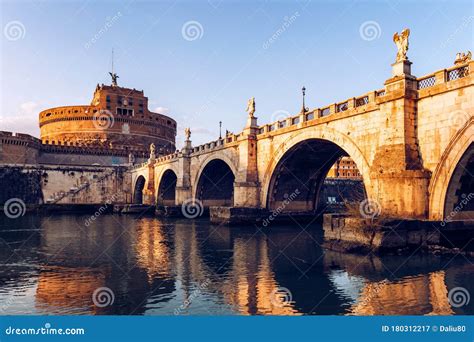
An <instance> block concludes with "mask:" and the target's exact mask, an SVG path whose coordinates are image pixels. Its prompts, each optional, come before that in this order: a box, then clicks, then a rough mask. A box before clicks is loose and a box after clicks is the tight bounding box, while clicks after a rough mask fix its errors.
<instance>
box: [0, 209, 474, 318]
mask: <svg viewBox="0 0 474 342" xmlns="http://www.w3.org/2000/svg"><path fill="white" fill-rule="evenodd" d="M70 220H71V217H69V218H60V217H58V218H52V219H51V218H48V219H46V220H43V221H42V222H40V224H41V227H42V228H41V229H42V233H41V238H39V239H38V238H36V239H33V240H31V241H30V242H29V244H28V245H27V247H28V250H30V251H34V253H32V255H31V256H29V262H30V263H32V264H35V265H38V266H37V269H36V271H35V272H32V273H30V274H29V277H25V276H24V275H23V274H22V273H21V272H20V271H18V269H16V268H12V269H11V270H10V272H8V273H0V275H1V276H0V283H1V284H7V283H8V282H9V283H11V282H12V281H17V282H18V283H21V286H24V287H25V288H27V287H28V286H30V287H31V286H32V284H34V291H35V295H34V297H35V299H34V300H35V303H36V304H35V305H36V310H37V312H41V313H65V312H68V313H89V314H130V313H134V314H143V313H149V314H150V313H151V314H153V313H160V314H173V313H174V312H175V309H176V308H179V307H181V308H182V311H180V313H183V314H188V313H193V314H194V313H202V314H219V313H232V312H238V313H240V314H276V315H280V314H283V315H295V314H308V313H311V314H356V315H361V314H362V315H370V314H453V313H458V314H459V313H460V314H463V313H464V314H465V313H472V304H470V306H464V307H462V308H453V307H451V305H450V304H449V301H448V291H449V290H450V289H452V288H454V287H456V286H459V284H460V278H461V277H465V274H469V273H471V274H472V272H473V271H474V266H472V265H471V264H469V263H467V262H465V260H459V259H456V258H455V259H453V260H452V261H451V262H450V264H449V267H448V268H447V267H446V263H447V262H448V261H449V259H446V258H443V257H440V256H433V255H418V256H412V257H410V258H408V257H406V256H390V257H384V258H380V257H375V256H360V255H352V254H341V253H336V252H331V251H324V252H323V251H322V250H321V249H320V248H319V247H318V241H319V240H318V239H319V237H318V233H317V232H315V231H309V232H305V231H302V232H300V234H299V235H298V234H295V232H294V229H292V230H290V229H288V230H286V229H284V228H278V229H274V230H273V231H271V232H267V233H266V234H263V233H257V234H255V232H254V231H253V230H248V231H245V230H239V229H236V228H224V227H219V228H218V229H215V228H213V227H212V226H210V225H208V224H207V223H205V222H199V221H195V222H192V223H190V221H181V222H180V221H178V222H175V221H173V222H169V223H163V222H161V221H159V220H157V219H149V218H146V219H138V220H135V219H133V218H131V217H118V218H117V217H113V216H104V217H102V218H101V219H100V220H101V221H100V222H98V223H97V225H91V226H90V227H89V228H88V230H86V231H85V230H83V229H76V230H74V229H68V230H67V232H65V231H64V230H61V229H58V227H59V226H62V227H65V226H69V227H71V225H72V224H73V223H72V222H71V221H70ZM115 220H119V222H116V221H115ZM20 221H21V219H20V220H18V222H17V224H19V225H21V224H22V223H21V222H20ZM122 226H123V227H127V228H126V229H127V231H126V232H124V231H123V229H124V228H122ZM10 239H12V241H13V240H14V239H15V237H14V236H10ZM6 241H7V242H8V239H7V240H6ZM94 241H95V242H94ZM104 251H106V252H107V253H106V254H107V255H105V254H104ZM1 261H2V262H4V261H6V255H5V256H2V260H1ZM15 272H16V273H15ZM7 278H8V279H7ZM101 286H107V287H109V288H111V289H112V290H113V291H114V293H115V303H114V305H113V306H110V307H106V308H97V307H94V305H93V303H92V299H91V295H92V292H93V291H94V290H95V289H96V288H97V287H101ZM462 286H464V287H467V289H468V290H469V291H471V292H472V291H474V286H473V285H469V284H466V282H465V281H464V282H463V283H462ZM282 287H283V288H287V289H288V290H289V291H290V292H291V297H292V301H290V302H284V303H283V304H282V303H279V302H278V301H275V297H274V293H275V292H276V291H277V290H278V289H279V288H282ZM7 288H8V286H5V287H4V293H5V291H6V290H5V289H7ZM187 302H191V303H190V305H189V306H188V305H187Z"/></svg>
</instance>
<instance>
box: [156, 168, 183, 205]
mask: <svg viewBox="0 0 474 342" xmlns="http://www.w3.org/2000/svg"><path fill="white" fill-rule="evenodd" d="M177 181H178V175H177V173H176V171H175V170H173V169H172V168H170V167H169V168H166V169H165V170H163V172H162V173H161V176H160V178H159V181H158V185H157V192H156V205H166V206H174V205H175V201H176V183H177Z"/></svg>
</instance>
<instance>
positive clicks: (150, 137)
mask: <svg viewBox="0 0 474 342" xmlns="http://www.w3.org/2000/svg"><path fill="white" fill-rule="evenodd" d="M113 75H114V76H115V77H117V76H116V75H115V74H113ZM39 126H40V132H41V133H40V139H38V138H35V137H33V136H31V135H28V134H19V133H17V134H15V133H11V132H4V131H0V163H3V164H20V165H23V164H33V165H34V164H68V165H92V164H99V165H104V166H108V165H120V164H126V163H129V162H131V161H136V162H140V161H143V160H145V159H146V158H148V155H149V149H150V145H151V144H154V145H155V147H156V151H157V152H158V154H163V155H166V154H169V153H172V152H174V151H175V149H176V147H175V144H176V141H175V139H176V121H175V120H173V119H172V118H170V117H168V116H166V115H163V114H160V113H154V112H152V111H150V110H149V109H148V98H147V97H146V96H144V93H143V90H136V89H130V88H124V87H119V86H118V85H117V81H116V78H114V77H113V78H112V85H104V84H101V85H97V87H96V89H95V92H94V96H93V98H92V101H91V103H90V105H80V106H61V107H55V108H49V109H46V110H43V111H42V112H40V113H39Z"/></svg>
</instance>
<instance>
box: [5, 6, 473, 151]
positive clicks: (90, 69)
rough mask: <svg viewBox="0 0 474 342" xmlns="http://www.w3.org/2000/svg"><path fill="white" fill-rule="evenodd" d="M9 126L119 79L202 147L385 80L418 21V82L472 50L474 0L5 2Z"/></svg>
mask: <svg viewBox="0 0 474 342" xmlns="http://www.w3.org/2000/svg"><path fill="white" fill-rule="evenodd" d="M0 9H1V11H0V12H1V14H0V16H1V27H2V32H1V33H2V37H1V61H0V63H1V85H0V86H1V89H0V90H1V91H0V95H1V97H0V102H1V108H0V130H4V131H13V132H22V133H28V134H32V135H34V136H39V128H38V113H39V112H40V111H41V110H44V109H47V108H50V107H55V106H63V105H80V104H89V103H90V101H91V99H92V95H93V91H94V89H95V86H96V84H97V83H104V84H110V77H109V75H108V72H109V71H110V70H111V60H112V57H111V51H112V49H114V67H115V71H116V72H117V73H118V75H119V77H120V78H119V85H121V86H124V87H129V88H137V89H140V90H142V89H143V90H144V92H145V96H147V97H148V98H149V109H150V110H152V111H158V112H161V113H163V114H167V115H169V116H171V117H173V118H174V119H175V120H176V121H177V122H178V137H177V145H178V146H182V140H184V139H183V136H184V134H183V130H184V128H185V127H190V128H191V131H192V141H193V145H198V144H202V143H205V142H208V141H212V140H215V139H216V138H217V137H218V136H219V121H222V130H223V132H224V131H225V130H229V131H233V132H235V133H237V132H240V131H241V130H242V129H243V127H244V125H245V122H246V118H247V113H246V112H245V108H246V105H247V100H248V99H249V98H250V97H252V96H253V97H255V101H256V113H255V116H257V117H258V123H259V124H265V123H269V122H272V121H275V120H278V119H282V118H283V117H284V116H286V115H294V114H296V113H298V112H299V111H300V109H301V97H302V96H301V88H302V86H305V87H306V105H307V106H308V107H310V108H318V107H324V106H326V105H329V104H332V103H335V102H340V101H343V100H345V99H347V98H350V97H356V96H359V95H362V94H364V93H366V92H368V91H372V90H376V89H381V88H383V84H384V81H385V80H386V79H388V78H390V73H391V64H392V63H393V62H394V60H395V56H396V47H395V44H394V43H393V41H392V37H393V34H394V32H401V30H403V29H404V28H405V27H408V28H410V30H411V35H410V38H409V42H410V47H409V51H408V57H409V59H410V61H411V62H413V65H412V74H414V75H415V76H417V77H420V76H423V75H426V74H430V73H432V72H434V71H436V70H439V69H443V68H448V67H450V66H452V65H453V62H454V58H455V55H456V53H457V52H466V51H467V50H473V37H474V11H473V2H472V1H453V0H451V1H430V2H428V1H393V0H387V1H314V0H313V1H308V0H303V1H277V2H273V1H221V0H208V1H145V2H144V1H48V0H41V1H18V0H16V1H4V0H0Z"/></svg>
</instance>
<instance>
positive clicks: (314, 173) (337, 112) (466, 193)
mask: <svg viewBox="0 0 474 342" xmlns="http://www.w3.org/2000/svg"><path fill="white" fill-rule="evenodd" d="M410 66H411V62H409V61H408V60H403V61H400V62H397V63H394V64H393V65H392V76H391V78H389V79H387V80H386V81H385V83H384V87H383V88H381V89H378V90H374V91H370V92H368V93H366V94H363V95H361V96H358V97H354V98H350V99H347V100H344V101H342V102H337V103H333V104H331V105H329V106H327V107H324V108H317V109H312V110H308V109H302V111H301V112H300V113H298V114H297V115H295V116H292V117H288V118H286V119H284V120H280V121H278V122H274V123H271V124H265V125H263V126H262V125H258V124H257V119H256V118H255V117H253V115H250V116H249V117H248V121H247V124H246V126H245V128H244V129H243V131H242V132H240V133H238V134H230V135H227V136H226V137H225V138H223V139H219V140H216V141H212V142H209V143H206V144H204V145H201V146H195V147H193V146H192V144H191V141H190V139H189V138H188V139H187V140H186V142H185V147H184V148H183V149H182V150H180V151H178V152H176V153H174V154H171V155H167V156H162V157H159V158H154V157H153V156H151V157H150V159H149V160H148V162H146V163H144V164H141V165H135V166H134V167H133V168H132V169H131V170H130V172H131V176H132V186H133V193H134V202H135V203H144V204H150V205H164V206H168V205H169V206H178V205H182V204H183V203H184V202H185V201H189V200H199V201H200V202H201V203H202V204H203V206H204V207H210V206H226V207H242V208H266V209H269V210H275V209H277V208H278V210H279V211H287V212H311V211H314V210H316V209H317V208H316V204H317V203H318V194H319V190H320V188H321V184H322V182H323V180H324V178H325V177H326V174H327V172H328V170H329V169H330V167H331V166H332V165H333V163H334V162H335V161H336V160H337V159H338V158H339V157H341V156H350V157H351V158H352V159H353V160H354V161H355V163H356V164H357V167H358V169H359V171H360V173H361V175H362V178H363V181H364V185H365V190H366V196H367V198H368V199H369V201H372V205H375V206H376V207H377V208H378V209H380V211H381V213H382V214H385V215H387V216H391V217H398V218H414V219H430V220H442V219H444V218H447V217H449V216H450V215H451V216H453V212H454V213H455V214H456V218H459V219H467V218H469V215H470V214H471V216H470V217H471V218H472V217H474V216H473V215H472V214H474V201H472V199H474V185H473V174H474V144H473V137H474V118H473V112H474V84H473V81H474V72H473V71H474V61H471V60H465V61H464V62H461V63H456V64H455V65H454V66H452V67H449V68H447V69H442V70H438V71H436V72H434V73H432V74H429V75H426V76H423V77H416V76H413V75H412V74H411V68H410ZM303 108H304V107H303Z"/></svg>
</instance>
